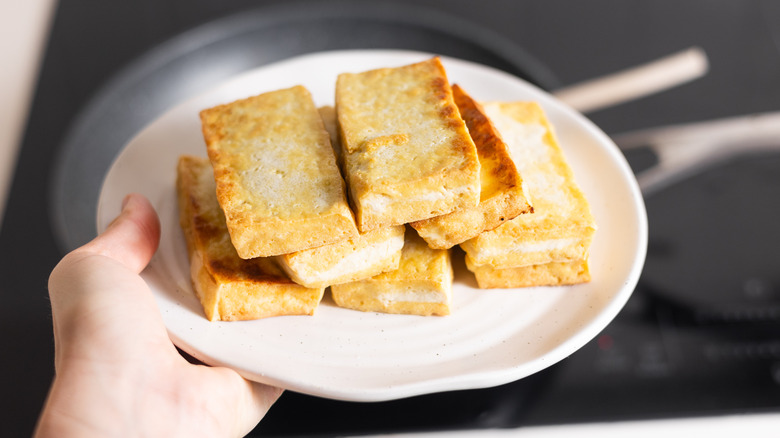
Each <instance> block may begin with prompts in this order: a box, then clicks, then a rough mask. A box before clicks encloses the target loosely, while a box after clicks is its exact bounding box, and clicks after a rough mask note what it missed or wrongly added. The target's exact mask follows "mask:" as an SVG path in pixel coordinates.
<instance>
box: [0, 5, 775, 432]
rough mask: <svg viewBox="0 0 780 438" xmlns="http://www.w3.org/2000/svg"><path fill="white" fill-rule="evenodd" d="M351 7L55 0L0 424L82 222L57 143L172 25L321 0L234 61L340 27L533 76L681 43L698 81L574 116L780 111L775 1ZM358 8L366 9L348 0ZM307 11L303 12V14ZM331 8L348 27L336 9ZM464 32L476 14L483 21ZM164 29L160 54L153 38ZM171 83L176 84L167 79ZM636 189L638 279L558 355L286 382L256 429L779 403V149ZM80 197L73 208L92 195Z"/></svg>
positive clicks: (662, 120)
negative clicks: (698, 52)
mask: <svg viewBox="0 0 780 438" xmlns="http://www.w3.org/2000/svg"><path fill="white" fill-rule="evenodd" d="M361 4H362V5H363V6H359V7H358V6H356V4H355V3H351V2H311V3H307V4H306V5H303V6H301V5H300V4H298V3H293V2H282V1H249V0H230V1H222V2H209V1H206V0H197V1H178V0H164V1H159V0H157V1H155V0H141V1H135V2H93V1H87V0H61V1H60V4H59V8H58V10H57V13H56V16H55V20H54V25H53V29H52V33H51V38H50V40H49V44H48V48H47V51H46V55H45V58H44V62H43V67H42V71H41V75H40V78H39V81H38V85H37V88H36V94H35V98H34V101H33V105H32V111H31V113H30V117H29V121H28V126H27V130H26V132H25V135H24V140H23V144H22V149H21V152H20V155H19V162H18V167H17V172H16V175H15V177H14V180H13V185H12V191H11V193H10V196H9V199H8V205H7V213H6V216H5V218H4V221H3V224H2V230H0V270H1V271H0V277H1V278H3V283H4V284H3V287H2V288H1V289H0V293H1V294H2V302H3V303H4V305H5V309H6V311H5V312H4V317H3V318H2V319H0V325H2V333H3V334H4V336H3V337H2V341H0V342H2V344H0V349H1V351H3V358H4V360H3V361H0V379H2V380H0V385H1V387H2V388H3V394H4V397H3V398H2V401H1V402H0V403H2V405H1V406H0V413H1V414H0V415H2V417H1V418H2V423H1V424H3V427H2V429H1V430H3V435H8V436H23V435H29V433H30V431H31V430H32V427H33V424H34V422H35V419H36V416H37V413H38V411H39V410H40V407H41V405H42V403H43V400H44V398H45V395H46V390H47V389H48V385H49V382H50V380H51V377H52V372H53V365H52V361H53V351H52V335H51V323H50V312H49V309H48V301H47V293H46V281H47V277H48V273H49V271H50V270H51V268H52V267H53V266H54V264H55V263H56V262H57V260H58V259H59V258H60V257H61V255H62V254H63V251H64V250H66V249H68V248H70V247H72V245H74V244H76V243H77V242H78V239H79V237H72V236H71V238H69V237H68V236H64V235H63V234H64V233H65V234H67V230H68V228H67V227H63V225H62V224H61V223H58V221H59V220H60V218H61V214H62V211H61V210H65V211H67V212H73V211H77V212H79V211H81V210H80V209H84V208H89V207H88V206H90V205H94V202H95V199H94V195H93V194H92V192H90V189H89V188H87V189H84V190H81V189H79V190H78V191H77V192H78V193H66V194H64V195H63V194H62V190H61V188H62V186H61V184H60V182H61V181H60V180H59V179H58V178H60V176H61V174H62V172H63V171H62V169H61V167H62V163H63V162H64V161H65V159H64V158H63V156H64V155H66V154H67V151H63V149H65V148H66V146H65V145H68V144H69V142H71V143H72V139H73V138H78V135H84V132H77V131H78V129H75V128H74V126H82V127H83V126H89V123H88V122H89V121H90V120H91V119H90V118H89V117H88V116H85V112H86V113H89V111H93V112H94V108H93V107H94V105H95V102H97V101H101V99H103V98H105V97H106V96H108V95H110V94H111V92H112V87H117V86H125V87H128V88H127V89H128V90H131V89H133V87H136V86H139V85H138V84H135V83H132V81H133V80H139V81H140V80H143V79H144V78H147V77H159V74H158V76H154V74H153V73H154V72H156V71H157V70H159V71H163V70H164V67H165V65H166V64H165V63H166V62H168V61H169V59H168V58H165V56H166V54H168V55H169V54H170V53H171V50H174V49H171V47H172V46H175V50H174V51H176V50H178V51H179V52H177V53H178V54H179V55H180V54H181V53H187V51H188V50H190V51H193V53H198V54H200V53H205V52H198V51H197V50H201V49H198V48H192V47H189V46H187V44H186V39H185V40H182V39H181V38H179V39H176V38H175V37H176V36H177V35H180V34H181V33H182V32H189V35H191V36H192V35H200V36H201V37H202V35H203V33H204V32H206V31H209V32H212V33H209V36H208V37H206V38H207V39H208V38H211V40H210V41H212V42H213V41H216V40H219V39H220V38H228V36H225V34H220V33H219V32H217V31H215V29H217V28H215V27H209V25H206V27H203V26H201V25H204V24H206V23H210V22H214V20H217V21H219V20H220V19H221V20H226V19H227V20H229V19H230V17H231V16H233V14H235V13H239V15H244V16H249V17H250V18H251V17H255V18H252V19H257V20H270V21H273V20H272V19H271V18H268V17H275V16H278V17H284V19H285V20H287V19H289V18H290V16H291V15H290V14H292V15H293V16H294V14H296V13H300V11H301V10H306V9H311V8H314V7H315V5H316V7H318V8H323V7H327V8H330V10H331V12H330V13H328V14H323V16H322V17H321V18H320V20H321V21H323V22H327V23H326V24H328V23H330V25H333V26H338V27H339V28H340V29H342V31H341V33H340V34H339V35H336V34H337V33H338V32H334V33H328V32H327V29H328V28H327V26H326V25H323V26H325V27H323V28H322V29H324V30H322V33H319V34H317V33H316V32H314V35H309V36H306V35H301V36H300V39H295V38H294V35H295V32H294V29H292V30H291V29H287V31H286V32H287V33H286V35H287V36H286V38H287V39H286V40H285V42H284V43H281V44H280V43H279V42H278V41H276V42H274V41H271V42H270V43H269V44H272V45H274V46H275V47H277V50H276V51H273V52H262V53H260V54H255V55H252V56H249V57H248V58H247V59H246V60H245V62H244V63H243V64H242V63H238V64H236V65H234V66H233V67H232V68H234V69H239V70H240V69H243V68H249V67H252V66H254V65H259V64H262V63H265V62H269V61H272V60H274V58H279V57H282V56H283V55H284V53H283V51H281V49H278V48H279V47H283V48H284V50H287V51H289V53H290V54H298V53H304V52H307V51H311V50H317V49H323V48H337V47H340V46H341V45H344V44H345V43H344V41H351V42H350V44H349V47H361V44H362V46H363V47H366V46H370V47H374V46H382V45H383V44H384V45H390V44H399V45H403V46H404V47H401V48H420V49H423V50H425V49H428V50H432V51H441V52H442V53H444V54H448V53H451V54H453V55H462V56H463V57H467V58H471V59H477V60H479V61H480V62H485V63H490V64H492V65H495V66H497V67H499V68H503V69H505V70H508V71H510V72H512V73H515V74H521V75H524V76H525V77H526V78H528V79H530V80H532V81H535V82H537V83H538V84H540V85H542V86H544V87H547V88H554V87H556V86H559V85H564V84H571V83H575V82H578V81H580V80H584V79H588V78H592V77H596V76H599V75H602V74H607V73H611V72H614V71H616V70H619V69H622V68H626V67H630V66H633V65H637V64H640V63H643V62H646V61H650V60H652V59H655V58H658V57H661V56H663V55H666V54H669V53H672V52H676V51H679V50H682V49H685V48H687V47H690V46H694V45H696V46H700V47H702V48H703V49H704V50H705V51H706V52H707V54H708V55H709V58H710V63H711V67H710V72H709V73H708V75H707V76H706V77H705V78H703V79H700V80H698V81H696V82H693V83H690V84H687V85H684V86H681V87H678V88H675V89H672V90H668V91H666V92H663V93H660V94H658V95H654V96H651V97H647V98H644V99H640V100H637V101H634V102H631V103H627V104H624V105H621V106H618V107H614V108H611V109H607V110H602V111H599V112H596V113H592V114H589V117H590V118H591V119H592V120H593V121H594V122H595V123H596V124H597V125H599V126H600V127H601V128H602V129H603V130H604V131H605V132H607V133H608V134H616V133H619V132H625V131H631V130H634V129H639V128H644V127H652V126H659V125H668V124H674V123H682V122H690V121H697V120H706V119H714V118H720V117H726V116H732V115H742V114H749V113H755V112H764V111H774V110H777V109H779V108H780V80H778V78H780V7H778V6H776V3H773V2H771V1H769V0H767V1H765V2H760V1H744V2H711V1H708V0H699V1H693V0H688V1H683V2H680V1H672V0H664V1H654V2H645V1H641V0H632V1H623V2H612V1H606V0H604V1H602V0H598V1H589V2H570V1H564V0H556V1H550V0H539V1H514V2H510V1H496V2H483V3H481V4H480V6H479V7H478V8H474V7H473V4H474V3H473V2H472V1H468V0H448V1H446V2H445V1H442V0H424V1H419V0H418V1H412V0H403V1H402V0H396V1H393V2H392V3H388V2H385V3H382V4H378V3H376V2H361ZM296 5H297V6H296ZM413 6H414V7H415V8H416V7H418V6H421V7H423V8H427V9H425V10H426V11H428V12H426V13H425V14H422V15H423V16H424V17H428V18H431V17H433V18H435V20H441V18H442V17H446V16H452V17H455V18H457V20H454V21H453V23H455V24H456V26H453V27H454V29H452V28H450V29H448V28H447V25H446V24H447V23H446V20H445V23H444V24H443V25H442V23H441V22H439V23H438V25H437V27H436V29H434V31H433V32H434V33H435V34H436V35H435V36H434V37H432V38H431V39H426V40H425V41H415V38H416V37H412V35H414V34H415V32H417V31H419V26H420V23H419V20H418V21H415V20H409V19H408V16H409V15H410V13H405V11H418V9H415V8H413ZM373 7H376V8H378V9H379V10H381V12H382V13H383V14H384V15H386V16H387V18H386V19H387V20H397V21H399V22H400V23H401V24H397V23H396V24H397V27H401V28H404V27H406V28H408V32H406V31H404V30H403V29H402V30H401V31H400V33H399V31H397V30H394V29H395V28H393V27H392V26H390V27H388V28H386V29H385V30H383V31H382V30H381V29H379V30H377V29H376V27H374V26H373V25H372V26H362V25H361V24H360V23H359V21H360V20H364V19H367V18H366V16H367V15H366V14H368V16H370V17H374V18H370V17H369V18H368V19H375V17H376V14H373V15H372V13H370V11H368V12H366V11H365V10H368V9H371V8H373ZM355 8H357V9H361V8H362V9H364V11H362V12H361V13H360V14H354V13H353V14H351V15H350V10H351V9H355ZM342 11H343V12H342ZM399 11H400V12H399ZM353 12H354V11H353ZM385 12H386V13H385ZM428 13H430V14H428ZM275 14H276V15H275ZM426 14H428V15H426ZM441 14H448V15H441ZM225 17H228V18H225ZM261 17H265V18H261ZM307 17H308V18H307V19H312V14H311V13H308V15H307ZM339 17H341V18H339ZM344 17H346V18H344ZM360 17H362V18H360ZM280 19H281V18H280ZM343 19H348V20H350V22H351V23H352V24H353V25H355V28H354V29H353V28H344V27H343V26H340V22H339V20H343ZM435 20H434V21H435ZM356 23H357V24H356ZM372 23H373V22H372ZM471 25H473V27H470V26H471ZM310 28H311V27H310ZM358 28H359V29H358ZM371 28H374V30H375V31H376V32H377V34H376V35H379V34H380V33H381V32H386V33H387V34H386V35H384V36H382V37H381V38H380V37H378V36H377V38H375V39H371V38H367V39H365V40H363V42H361V41H360V40H361V39H360V38H357V39H356V38H351V37H350V34H349V32H351V31H352V30H350V29H353V30H354V31H355V32H357V31H360V32H363V33H366V32H371V31H370V29H371ZM193 29H196V30H197V29H200V33H198V32H197V31H195V32H194V31H193ZM204 29H206V31H204ZM209 29H210V30H209ZM415 29H417V30H415ZM479 29H489V31H488V32H485V33H484V34H480V30H479ZM428 31H430V29H428V30H426V32H428ZM391 34H392V35H391ZM399 34H404V35H407V36H408V38H407V39H403V38H401V37H399ZM458 34H461V37H460V40H459V39H458V37H457V35H458ZM472 34H478V35H482V36H484V38H482V39H480V40H479V41H478V42H476V43H474V44H473V45H469V44H464V43H463V42H462V39H464V38H465V37H464V36H463V35H467V36H468V35H472ZM247 35H249V34H247ZM253 35H255V34H251V35H250V36H253ZM230 37H231V38H232V37H235V35H233V36H230ZM253 37H254V36H253ZM257 37H258V38H259V37H262V35H260V34H257ZM315 37H316V38H317V40H318V41H319V42H318V43H317V44H314V45H311V44H312V43H311V42H310V41H309V40H307V38H315ZM172 38H173V41H174V42H175V44H171V43H170V41H171V39H172ZM388 38H389V39H388ZM423 39H425V37H423ZM448 39H449V42H448ZM356 40H358V41H356ZM166 41H168V43H166V44H167V46H166V47H167V49H166V50H167V51H166V50H159V48H160V45H161V44H163V43H164V42H166ZM182 41H184V42H182ZM398 41H400V42H398ZM201 42H202V40H201ZM492 43H495V45H493V46H492V47H490V46H491V44H492ZM307 44H309V45H307ZM163 46H165V44H163ZM466 46H468V47H466ZM199 47H201V48H202V47H204V46H199ZM513 47H514V48H518V49H519V50H515V49H514V48H513ZM480 50H482V52H480ZM149 53H152V55H153V56H151V55H149ZM177 56H178V55H177ZM139 61H143V62H140V64H139ZM144 67H148V69H144ZM155 69H157V70H155ZM128 70H131V71H132V72H133V74H127V72H128ZM223 74H232V72H230V71H225V72H223ZM214 79H215V78H212V80H214ZM217 79H218V78H217ZM187 91H192V90H184V91H181V92H182V93H184V92H187ZM180 97H181V96H178V95H172V96H170V99H178V98H180ZM134 105H137V106H134ZM143 105H144V102H141V103H138V102H129V103H128V104H127V106H126V107H124V108H118V109H116V111H118V112H117V113H116V114H119V116H121V115H122V114H123V113H122V111H128V112H130V111H135V110H136V108H146V107H144V106H143ZM149 108H151V110H150V111H149V112H148V113H143V114H134V115H133V116H134V117H136V118H137V120H134V121H133V123H136V124H139V125H142V124H144V123H146V122H147V121H148V120H150V119H152V118H154V116H155V111H160V110H162V109H163V108H158V107H156V106H154V105H151V106H149ZM74 129H75V130H74ZM74 132H75V133H74ZM88 133H89V132H87V134H88ZM69 139H70V140H69ZM121 140H122V139H121V138H113V137H111V138H107V140H106V141H105V145H100V149H99V150H93V151H86V152H89V153H85V155H86V156H80V155H78V153H77V152H79V150H78V148H76V149H73V150H74V151H76V152H72V151H71V152H72V153H71V155H70V156H69V157H68V159H70V160H75V161H77V162H79V163H81V164H84V165H85V166H86V167H85V168H86V169H88V170H89V169H91V170H90V171H91V172H97V173H98V174H96V175H95V176H93V178H97V180H98V181H99V179H100V177H102V174H99V173H100V169H101V166H104V163H103V162H102V161H101V160H110V158H111V157H113V155H114V154H115V153H116V151H117V150H118V148H120V147H121V146H122V144H123V143H121ZM112 142H113V143H112ZM778 142H780V139H778ZM91 147H97V146H91ZM627 157H628V159H629V162H630V163H631V164H632V166H635V168H637V169H639V168H641V167H644V166H646V165H648V160H647V156H646V154H644V153H642V151H638V152H632V153H630V154H629V153H627ZM96 162H97V164H94V163H96ZM90 163H93V164H92V167H90ZM79 169H81V167H79ZM58 185H60V187H58ZM65 187H66V188H67V187H70V186H68V185H65ZM58 190H59V191H58ZM95 193H96V192H95ZM646 203H647V210H648V216H649V224H650V246H649V250H648V258H647V264H646V267H645V270H644V272H643V274H642V278H641V279H640V284H639V286H638V287H637V289H636V291H635V292H634V294H633V296H632V298H631V299H630V300H629V302H628V304H627V306H626V307H625V309H624V310H623V311H622V312H621V313H620V314H619V315H618V317H617V318H616V319H615V320H614V321H613V322H612V323H611V324H610V325H609V326H608V327H607V328H606V329H605V330H604V331H603V333H601V334H600V335H599V336H598V337H597V338H596V339H594V340H593V341H592V342H590V343H589V344H587V345H586V346H585V347H584V348H583V349H581V350H580V351H578V352H576V353H575V354H573V355H572V356H571V357H569V358H567V359H565V360H564V361H562V362H561V363H559V364H557V365H554V366H552V367H550V368H548V369H547V370H544V371H542V372H540V373H538V374H536V375H534V376H532V377H529V378H526V379H523V380H520V381H518V382H514V383H511V384H507V385H503V386H500V387H496V388H489V389H482V390H472V391H461V392H453V393H443V394H432V395H427V396H420V397H415V398H411V399H406V400H398V401H392V402H383V403H369V404H360V403H348V402H339V401H328V400H322V399H317V398H313V397H308V396H303V395H299V394H293V393H287V394H285V395H284V396H283V397H282V399H281V400H280V401H279V402H278V404H277V405H276V406H275V407H274V408H273V409H272V411H271V412H270V413H269V415H268V416H267V417H266V419H265V420H263V422H262V423H261V424H260V426H259V427H258V429H257V430H256V432H257V433H258V434H261V433H262V434H265V436H274V435H288V436H289V435H307V434H309V435H334V434H359V433H379V432H383V433H386V432H400V431H408V430H447V429H464V428H465V429H471V428H485V427H522V426H527V425H543V424H565V423H573V422H593V421H610V420H621V419H648V418H670V417H686V416H707V415H719V414H724V413H729V414H733V413H744V412H764V411H772V412H777V411H778V410H780V228H779V227H777V226H776V225H775V224H776V222H777V217H778V216H780V155H779V154H777V153H764V154H762V155H752V156H744V157H741V158H739V159H737V160H734V161H731V162H728V163H724V164H722V165H719V166H717V167H714V168H710V169H708V170H706V171H704V172H702V173H700V174H698V175H696V176H693V177H691V178H689V179H686V180H684V181H682V182H680V183H678V184H675V185H673V186H670V187H668V188H666V189H664V190H662V191H660V192H657V193H654V194H653V195H651V196H648V197H647V199H646ZM85 206H87V207H85ZM84 214H85V215H86V216H87V217H90V216H91V210H90V211H88V212H86V213H84ZM75 217H77V218H78V217H79V215H78V214H76V215H75ZM87 229H89V228H87ZM63 230H64V231H63ZM604 232H608V230H604ZM300 412H308V413H309V414H307V417H308V418H311V421H307V422H302V421H300V417H299V415H300Z"/></svg>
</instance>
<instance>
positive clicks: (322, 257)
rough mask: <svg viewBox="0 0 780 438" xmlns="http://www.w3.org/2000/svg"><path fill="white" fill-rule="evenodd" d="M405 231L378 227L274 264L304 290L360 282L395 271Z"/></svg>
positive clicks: (396, 227) (283, 258) (280, 258)
mask: <svg viewBox="0 0 780 438" xmlns="http://www.w3.org/2000/svg"><path fill="white" fill-rule="evenodd" d="M404 231H405V227H404V226H403V225H395V226H392V227H385V228H378V229H376V230H372V231H368V232H366V233H361V234H360V235H358V236H357V237H354V238H349V239H344V240H341V241H338V242H336V243H331V244H328V245H325V246H320V247H318V248H312V249H305V250H303V251H298V252H295V253H292V254H284V255H280V256H277V257H276V261H277V262H278V263H279V266H281V268H282V269H284V271H285V272H286V273H287V274H288V275H289V276H290V278H292V280H293V281H295V282H296V283H298V284H301V285H304V286H306V287H327V286H330V285H333V284H340V283H347V282H350V281H357V280H363V279H365V278H369V277H373V276H374V275H377V274H381V273H382V272H386V271H393V270H395V269H398V263H399V261H400V260H401V250H402V248H403V247H404Z"/></svg>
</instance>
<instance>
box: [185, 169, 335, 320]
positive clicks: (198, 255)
mask: <svg viewBox="0 0 780 438" xmlns="http://www.w3.org/2000/svg"><path fill="white" fill-rule="evenodd" d="M176 185H177V192H178V203H179V221H180V225H181V228H182V230H183V231H184V236H185V239H186V241H187V249H188V254H189V258H190V274H191V280H192V286H193V288H194V289H195V293H196V295H197V296H198V299H199V300H200V302H201V304H202V305H203V311H204V312H205V314H206V318H207V319H209V320H210V321H219V320H222V321H233V320H246V319H258V318H266V317H269V316H278V315H311V314H312V313H314V310H315V309H316V308H317V305H318V304H319V302H320V300H321V299H322V295H323V293H324V288H317V289H312V288H306V287H303V286H300V285H298V284H296V283H294V282H293V281H292V280H290V279H289V278H288V277H287V276H286V275H285V274H284V273H283V272H282V271H281V270H280V269H279V268H278V267H277V266H276V265H275V264H274V262H273V260H271V259H268V258H256V259H251V260H244V259H242V258H240V257H239V256H238V254H237V253H236V250H235V248H234V247H233V244H232V243H231V242H230V236H229V235H228V231H227V226H226V224H225V216H224V214H223V213H222V209H220V207H219V204H218V203H217V197H216V195H215V193H216V186H215V182H214V174H213V171H212V168H211V165H210V164H209V161H208V160H207V159H205V158H199V157H188V156H184V157H181V158H180V159H179V164H178V168H177V184H176Z"/></svg>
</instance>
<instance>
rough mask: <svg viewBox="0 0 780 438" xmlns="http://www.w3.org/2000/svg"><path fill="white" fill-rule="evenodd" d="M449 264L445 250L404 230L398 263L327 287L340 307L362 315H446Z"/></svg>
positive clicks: (449, 287) (449, 285)
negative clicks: (376, 272)
mask: <svg viewBox="0 0 780 438" xmlns="http://www.w3.org/2000/svg"><path fill="white" fill-rule="evenodd" d="M452 278H453V272H452V263H451V261H450V252H449V250H446V249H432V248H430V247H429V246H428V244H427V243H425V241H424V240H422V239H421V238H420V237H419V236H418V235H417V233H415V232H413V231H411V230H407V232H406V243H405V244H404V249H403V253H402V255H401V263H400V265H399V266H398V269H397V270H395V271H388V272H385V273H382V274H379V275H377V276H375V277H371V278H369V279H366V280H361V281H356V282H352V283H344V284H338V285H333V286H331V288H330V290H331V293H332V295H333V300H334V301H335V302H336V304H337V305H338V306H340V307H344V308H348V309H354V310H361V311H364V312H382V313H399V314H407V315H421V316H429V315H440V316H443V315H449V314H450V302H451V300H452V299H451V296H452Z"/></svg>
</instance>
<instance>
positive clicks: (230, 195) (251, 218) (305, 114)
mask: <svg viewBox="0 0 780 438" xmlns="http://www.w3.org/2000/svg"><path fill="white" fill-rule="evenodd" d="M200 117H201V122H202V128H203V136H204V139H205V141H206V145H207V151H208V155H209V159H210V160H211V164H212V166H213V168H214V178H215V179H216V183H217V199H218V201H219V205H220V206H221V207H222V210H223V211H224V213H225V217H226V220H227V227H228V231H229V232H230V238H231V240H232V242H233V245H234V246H235V248H236V251H237V252H238V255H239V256H240V257H241V258H244V259H249V258H255V257H267V256H274V255H280V254H289V253H291V252H295V251H301V250H304V249H309V248H315V247H318V246H322V245H326V244H329V243H333V242H336V241H339V240H342V239H346V238H349V237H355V236H357V227H356V225H355V220H354V216H353V214H352V211H351V210H350V208H349V204H348V203H347V199H346V189H345V183H344V180H343V178H342V177H341V173H340V172H339V169H338V166H337V164H336V157H335V155H334V153H333V149H332V147H331V144H330V137H329V135H328V132H327V131H326V130H325V127H324V125H323V122H322V118H321V117H320V114H319V112H318V111H317V108H316V107H315V105H314V102H313V100H312V97H311V94H309V92H308V91H307V90H306V89H305V88H304V87H302V86H296V87H292V88H288V89H283V90H277V91H272V92H269V93H264V94H261V95H258V96H253V97H250V98H247V99H242V100H238V101H235V102H232V103H229V104H225V105H219V106H216V107H214V108H210V109H207V110H204V111H202V112H201V114H200Z"/></svg>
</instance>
